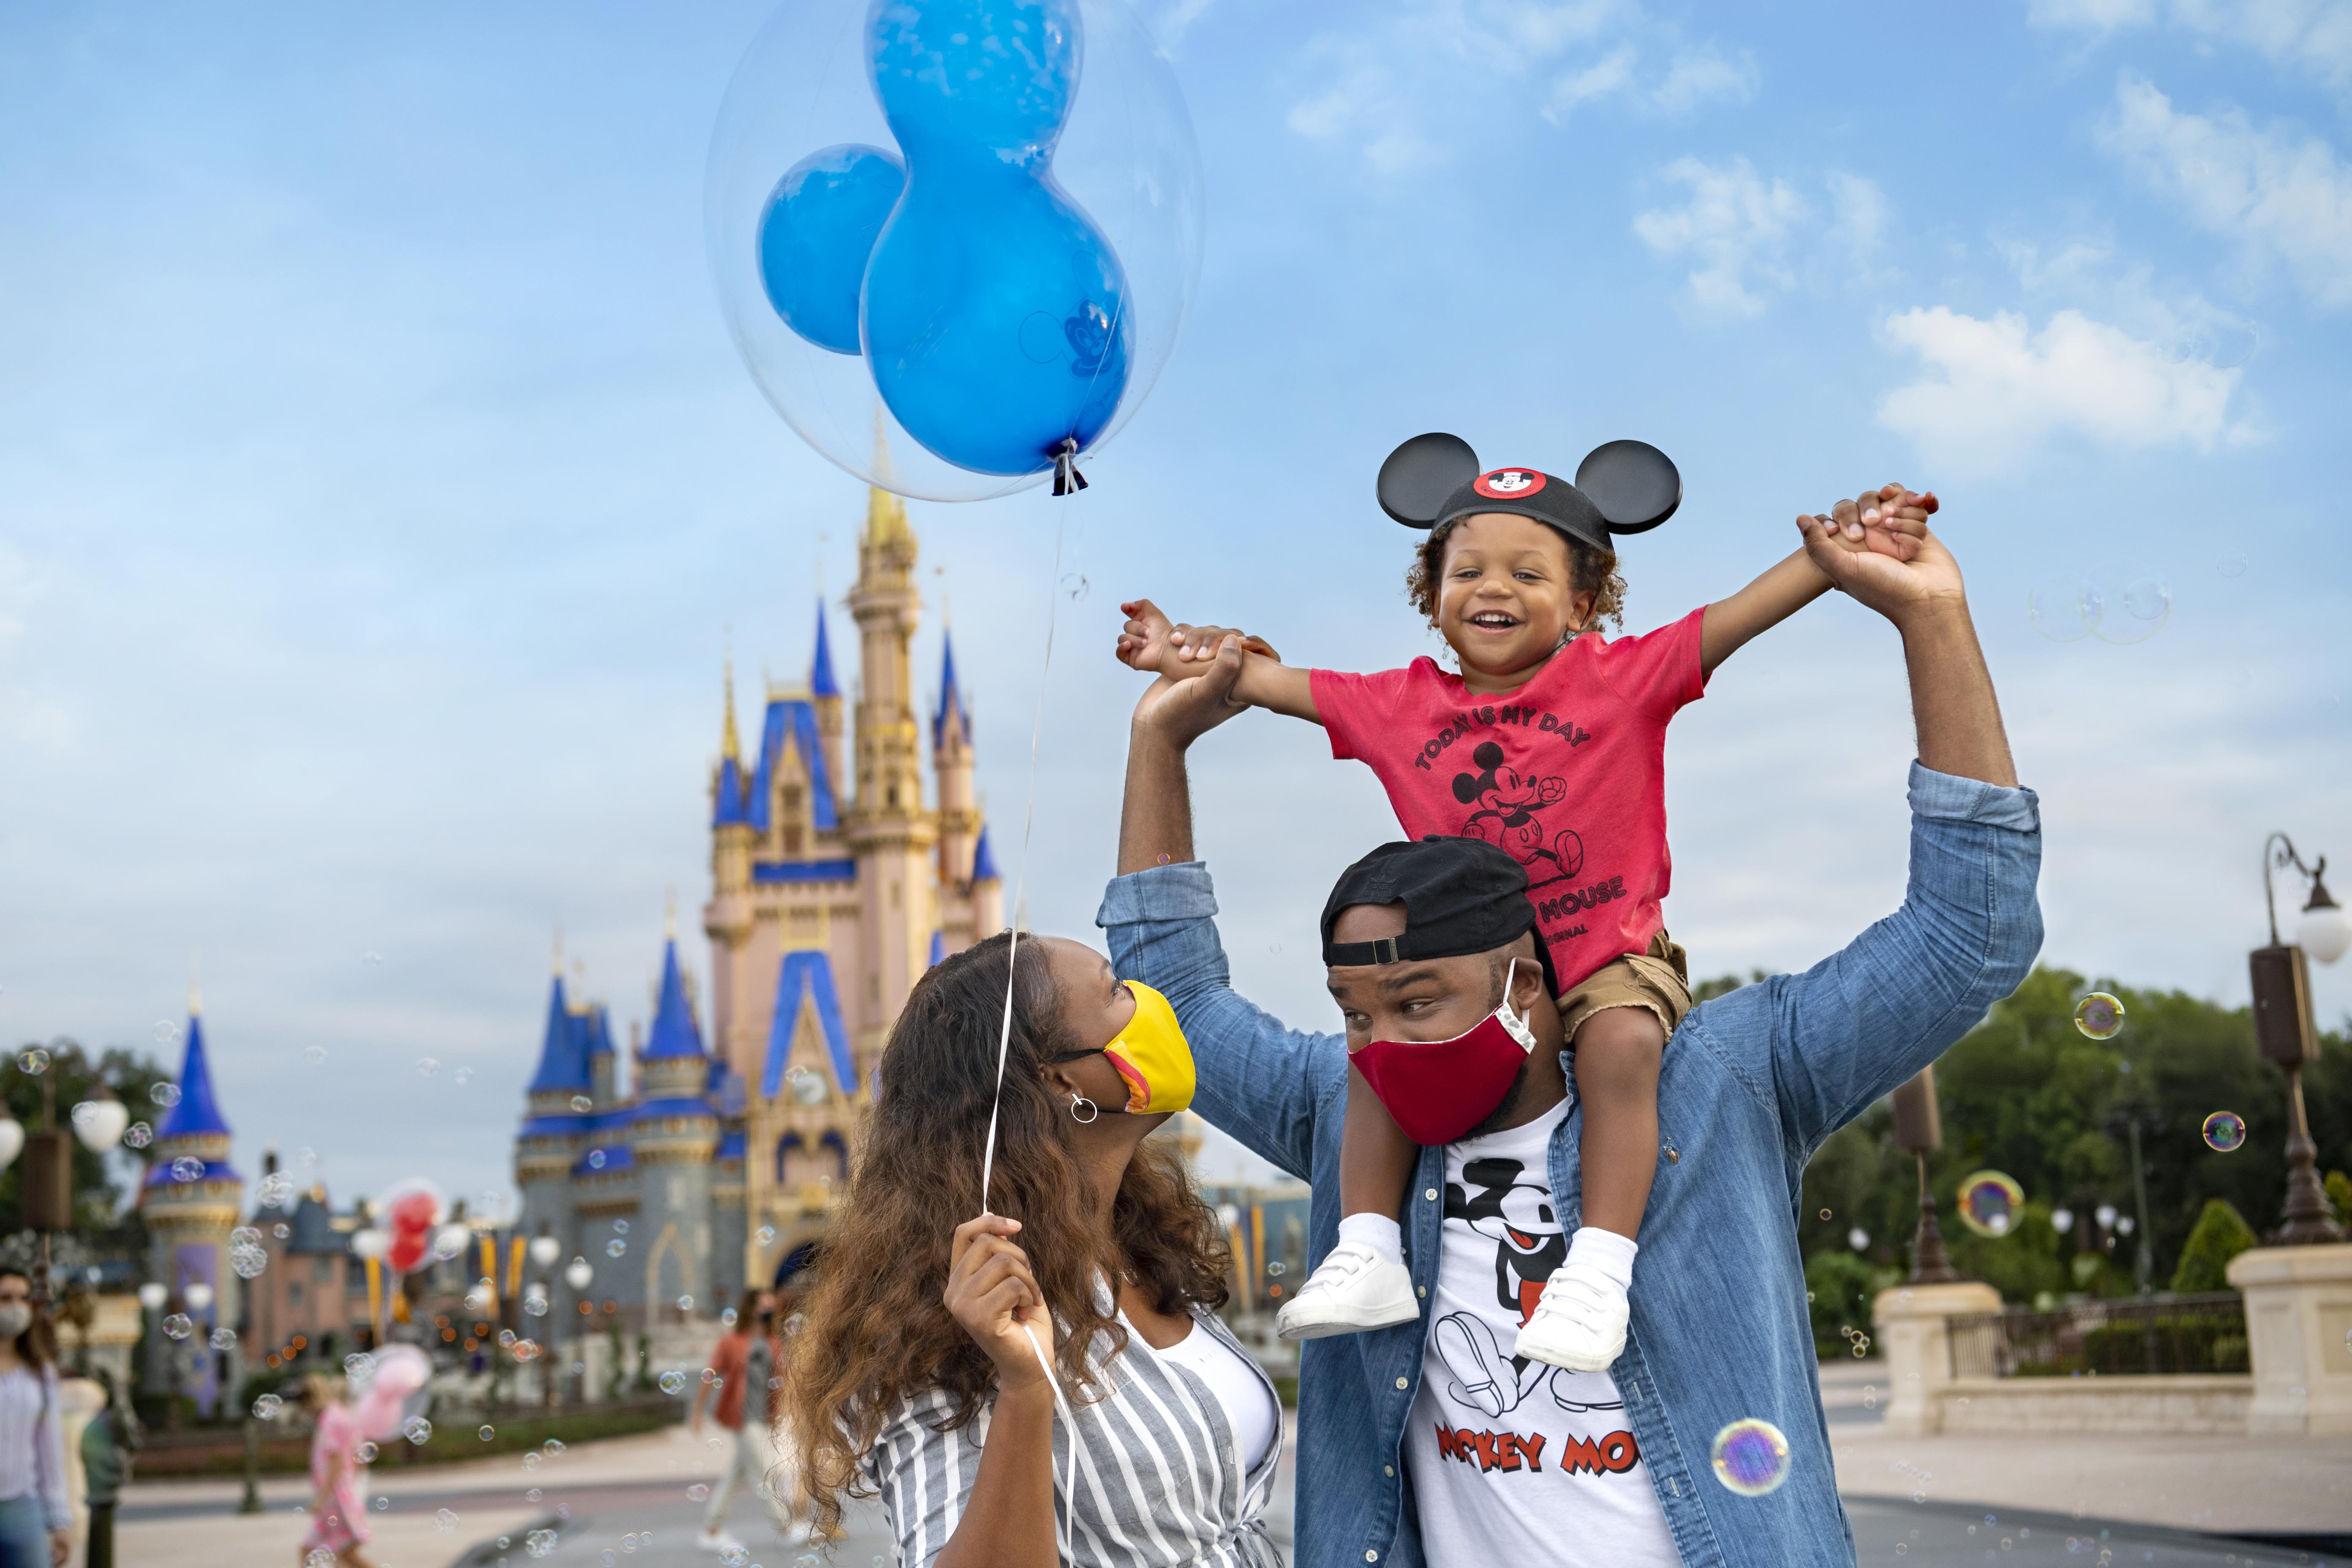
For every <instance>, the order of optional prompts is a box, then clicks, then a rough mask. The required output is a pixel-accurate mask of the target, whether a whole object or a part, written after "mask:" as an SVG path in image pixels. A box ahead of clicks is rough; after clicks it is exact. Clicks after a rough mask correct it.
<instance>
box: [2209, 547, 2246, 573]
mask: <svg viewBox="0 0 2352 1568" xmlns="http://www.w3.org/2000/svg"><path fill="white" fill-rule="evenodd" d="M2213 570H2214V571H2216V572H2219V573H2220V574H2221V575H2222V576H2224V577H2242V576H2244V575H2245V574H2246V552H2244V551H2242V550H2228V551H2224V552H2222V553H2221V560H2219V561H2217V562H2215V563H2213Z"/></svg>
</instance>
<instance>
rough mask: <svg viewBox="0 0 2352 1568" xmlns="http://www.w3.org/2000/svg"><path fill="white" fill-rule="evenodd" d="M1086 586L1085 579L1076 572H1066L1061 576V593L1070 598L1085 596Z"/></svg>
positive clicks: (1076, 598)
mask: <svg viewBox="0 0 2352 1568" xmlns="http://www.w3.org/2000/svg"><path fill="white" fill-rule="evenodd" d="M1087 586H1088V584H1087V580H1086V579H1085V578H1084V577H1082V576H1080V575H1078V574H1076V572H1072V573H1068V574H1065V575H1064V577H1063V578H1062V593H1063V595H1064V596H1065V597H1066V598H1069V599H1071V600H1078V599H1083V598H1085V597H1086V596H1087Z"/></svg>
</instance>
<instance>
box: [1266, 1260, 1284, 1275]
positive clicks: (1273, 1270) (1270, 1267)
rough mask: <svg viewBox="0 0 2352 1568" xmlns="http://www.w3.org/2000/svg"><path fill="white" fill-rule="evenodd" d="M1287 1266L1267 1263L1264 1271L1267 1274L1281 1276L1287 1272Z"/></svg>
mask: <svg viewBox="0 0 2352 1568" xmlns="http://www.w3.org/2000/svg"><path fill="white" fill-rule="evenodd" d="M1288 1267H1289V1266H1288V1265H1286V1264H1282V1263H1269V1264H1267V1265H1266V1266H1265V1271H1266V1272H1267V1273H1268V1274H1282V1273H1286V1272H1287V1271H1288Z"/></svg>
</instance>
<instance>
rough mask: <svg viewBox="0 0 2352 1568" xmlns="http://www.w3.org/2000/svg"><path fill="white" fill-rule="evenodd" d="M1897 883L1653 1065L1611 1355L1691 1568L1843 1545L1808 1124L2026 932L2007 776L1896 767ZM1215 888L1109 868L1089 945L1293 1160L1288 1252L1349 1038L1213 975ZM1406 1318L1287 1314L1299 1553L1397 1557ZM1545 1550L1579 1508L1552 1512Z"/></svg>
mask: <svg viewBox="0 0 2352 1568" xmlns="http://www.w3.org/2000/svg"><path fill="white" fill-rule="evenodd" d="M1910 804H1911V819H1912V820H1911V874H1910V884H1909V887H1908V889H1906V893H1905V896H1904V900H1903V907H1902V908H1901V909H1899V910H1896V911H1895V913H1893V914H1891V915H1889V916H1887V917H1886V918H1885V919H1884V920H1882V921H1878V922H1877V923H1876V924H1874V925H1873V926H1872V927H1871V928H1870V929H1869V930H1867V931H1864V932H1863V933H1862V934H1861V935H1860V936H1858V937H1856V938H1855V939H1854V940H1853V942H1851V943H1849V944H1848V945H1847V946H1846V947H1845V948H1844V949H1843V951H1842V952H1837V953H1834V954H1832V956H1831V957H1829V958H1827V959H1825V960H1823V961H1822V963H1818V964H1816V965H1814V966H1813V968H1811V970H1809V971H1807V972H1806V973H1803V974H1780V975H1775V976H1773V977H1772V978H1771V979H1769V980H1766V981H1762V982H1759V983H1758V984H1754V985H1748V986H1744V987H1742V988H1741V989H1739V990H1737V991H1734V992H1732V993H1730V994H1727V995H1725V996H1720V997H1717V998H1716V999H1715V1000H1713V1001H1711V1002H1704V1003H1701V1004H1700V1005H1697V1006H1696V1007H1694V1008H1692V1009H1691V1011H1690V1014H1689V1015H1688V1016H1686V1017H1685V1019H1684V1020H1683V1024H1682V1026H1681V1027H1680V1028H1679V1029H1677V1030H1675V1036H1674V1038H1673V1039H1672V1040H1671V1041H1669V1042H1668V1043H1667V1046H1666V1051H1665V1057H1664V1064H1663V1068H1662V1070H1661V1073H1660V1076H1659V1080H1658V1142H1659V1157H1658V1168H1657V1176H1656V1180H1655V1183H1654V1185H1653V1186H1652V1187H1651V1189H1650V1204H1649V1207H1648V1209H1647V1211H1646V1212H1645V1213H1644V1214H1643V1218H1642V1228H1641V1233H1640V1235H1639V1237H1637V1238H1636V1239H1637V1240H1638V1241H1639V1242H1640V1244H1641V1248H1642V1256H1641V1263H1640V1266H1639V1268H1638V1269H1637V1271H1636V1275H1635V1279H1634V1282H1633V1293H1632V1304H1633V1321H1632V1323H1631V1325H1630V1327H1629V1328H1628V1329H1627V1331H1626V1338H1625V1351H1624V1353H1623V1354H1622V1355H1621V1356H1620V1357H1619V1358H1618V1360H1617V1363H1616V1365H1615V1367H1614V1368H1613V1369H1612V1370H1613V1373H1614V1375H1615V1377H1616V1381H1617V1386H1618V1388H1619V1390H1620V1391H1621V1393H1622V1395H1623V1397H1624V1400H1625V1411H1626V1415H1627V1417H1628V1418H1629V1421H1630V1424H1631V1425H1632V1426H1633V1433H1634V1436H1635V1437H1636V1438H1637V1439H1638V1440H1639V1441H1640V1443H1641V1446H1642V1458H1643V1460H1644V1461H1645V1462H1646V1463H1647V1466H1648V1468H1649V1472H1650V1478H1651V1480H1652V1481H1653V1483H1654V1485H1655V1487H1656V1489H1657V1493H1658V1501H1659V1503H1660V1505H1661V1506H1662V1507H1663V1508H1664V1510H1665V1516H1666V1522H1667V1525H1668V1526H1669V1528H1671V1530H1672V1531H1673V1532H1674V1538H1675V1546H1676V1547H1677V1548H1678V1549H1679V1551H1680V1552H1681V1553H1682V1559H1683V1562H1684V1563H1686V1564H1689V1565H1690V1568H1716V1565H1717V1564H1748V1563H1753V1564H1759V1565H1762V1564H1772V1565H1775V1568H1778V1565H1780V1564H1786V1563H1852V1562H1853V1556H1854V1548H1853V1531H1852V1530H1851V1529H1850V1528H1849V1527H1848V1525H1847V1522H1846V1518H1845V1510H1844V1509H1843V1506H1842V1505H1841V1504H1840V1503H1839V1501H1838V1494H1837V1479H1836V1476H1835V1474H1834V1472H1833V1471H1832V1468H1831V1462H1830V1444H1829V1429H1828V1425H1827V1422H1826V1420H1825V1419H1824V1417H1823V1415H1822V1402H1821V1387H1820V1381H1819V1377H1818V1375H1817V1368H1816V1366H1815V1363H1814V1353H1813V1337H1812V1328H1811V1320H1810V1318H1809V1316H1808V1314H1807V1312H1806V1307H1805V1280H1804V1269H1803V1259H1802V1258H1801V1257H1800V1256H1799V1254H1798V1250H1797V1212H1798V1205H1799V1204H1800V1202H1801V1198H1802V1185H1801V1184H1802V1180H1803V1174H1804V1169H1805V1163H1806V1161H1807V1160H1809V1159H1811V1156H1812V1153H1813V1151H1814V1150H1815V1149H1817V1148H1819V1147H1820V1146H1821V1143H1822V1140H1823V1139H1825V1138H1827V1137H1828V1136H1829V1135H1830V1134H1831V1133H1832V1132H1833V1131H1836V1130H1837V1129H1838V1128H1840V1127H1843V1126H1844V1125H1845V1124H1846V1123H1847V1122H1848V1121H1853V1119H1854V1118H1855V1117H1857V1116H1859V1115H1861V1114H1862V1112H1863V1111H1864V1110H1867V1109H1868V1108H1869V1107H1870V1105H1871V1104H1872V1102H1874V1100H1877V1099H1878V1098H1879V1097H1880V1096H1882V1095H1884V1094H1885V1093H1887V1092H1888V1091H1890V1090H1891V1089H1894V1088H1895V1086H1896V1085H1898V1084H1900V1083H1902V1082H1903V1080H1904V1079H1907V1078H1909V1077H1911V1076H1912V1074H1914V1073H1916V1072H1917V1071H1918V1070H1919V1069H1920V1068H1923V1067H1925V1066H1927V1064H1928V1063H1930V1062H1932V1061H1934V1060H1935V1059H1936V1058H1937V1056H1938V1055H1940V1054H1941V1053H1942V1052H1943V1050H1944V1048H1945V1047H1948V1046H1949V1045H1950V1044H1951V1043H1952V1042H1953V1041H1955V1040H1957V1039H1958V1038H1959V1037H1961V1036H1962V1035H1964V1034H1966V1033H1967V1032H1968V1031H1969V1029H1970V1028H1972V1027H1973V1026H1975V1025H1976V1024H1977V1022H1978V1021H1979V1019H1980V1018H1982V1017H1983V1016H1984V1014H1985V1012H1986V1010H1987V1009H1988V1008H1990V1006H1991V1005H1993V1004H1994V1003H1995V1002H1998V1001H2000V999H2001V998H2002V997H2004V996H2007V995H2008V994H2010V992H2011V991H2012V990H2013V989H2015V987H2016V986H2017V984H2018V983H2019V981H2021V979H2023V978H2024V976H2025V973H2026V972H2027V970H2028V969H2029V967H2030V966H2031V965H2032V962H2033V957H2034V954H2035V953H2036V952H2038V951H2039V950H2040V948H2041V945H2042V912H2041V908H2040V905H2039V904H2038V903H2037V902H2036V901H2035V898H2034V880H2035V877H2036V875H2037V873H2038V871H2039V868H2040V865H2041V858H2042V838H2041V817H2040V814H2039V809H2038V806H2037V804H2036V801H2035V798H2034V795H2033V794H2032V791H2030V790H2021V789H2002V788H2000V787H1998V786H1996V785H1992V784H1981V783H1979V782H1977V781H1975V780H1971V779H1964V778H1955V777H1952V776H1950V775H1948V774H1945V773H1933V772H1930V771H1929V770H1928V769H1927V768H1925V767H1922V766H1920V765H1919V764H1918V763H1913V764H1912V767H1911V782H1910ZM1216 912H1217V904H1216V897H1215V894H1214V891H1213V889H1212V886H1211V884H1210V880H1209V873H1208V869H1207V868H1206V867H1205V866H1204V865H1202V864H1200V863H1199V862H1192V863H1189V864H1183V865H1170V866H1159V867H1153V868H1150V869H1148V870H1143V871H1139V872H1135V873H1133V874H1131V875H1129V876H1125V877H1120V878H1118V879H1115V880H1113V881H1112V882H1111V884H1110V886H1109V888H1108V889H1107V891H1106V892H1105V895H1104V898H1103V904H1102V910H1101V912H1100V913H1099V914H1098V915H1097V917H1096V919H1097V923H1098V924H1099V925H1101V926H1102V927H1103V928H1104V930H1105V931H1108V933H1109V939H1110V953H1111V962H1112V964H1113V965H1114V966H1115V967H1116V969H1117V970H1118V973H1119V974H1120V975H1121V976H1122V977H1124V978H1128V979H1133V980H1140V981H1142V982H1144V983H1145V984H1149V985H1152V986H1156V987H1157V988H1158V989H1159V990H1160V991H1161V992H1163V993H1165V994H1167V996H1168V999H1169V1001H1170V1002H1171V1003H1172V1004H1174V1005H1175V1008H1176V1016H1177V1017H1178V1019H1179V1020H1180V1021H1181V1023H1182V1024H1183V1026H1184V1032H1185V1035H1186V1036H1187V1037H1188V1038H1190V1040H1191V1041H1192V1052H1193V1055H1194V1058H1196V1060H1197V1063H1198V1067H1199V1087H1198V1089H1197V1090H1196V1091H1195V1095H1194V1099H1193V1102H1192V1103H1193V1109H1194V1110H1198V1111H1199V1112H1200V1113H1201V1114H1202V1116H1203V1117H1205V1118H1206V1119H1207V1120H1208V1121H1211V1122H1212V1123H1213V1124H1214V1125H1216V1126H1218V1127H1220V1128H1222V1129H1223V1130H1224V1131H1226V1132H1228V1133H1230V1134H1232V1135H1233V1136H1234V1138H1235V1139H1237V1140H1239V1141H1240V1142H1242V1143H1243V1144H1244V1145H1246V1146H1247V1147H1248V1148H1250V1149H1251V1150H1253V1151H1254V1152H1256V1153H1257V1154H1258V1155H1260V1156H1261V1157H1263V1158H1264V1159H1265V1160H1267V1161H1269V1162H1271V1163H1273V1164H1275V1165H1276V1166H1277V1167H1279V1168H1280V1169H1282V1170H1284V1171H1286V1172H1289V1173H1291V1174H1292V1175H1294V1176H1298V1177H1302V1178H1304V1179H1306V1180H1307V1181H1308V1182H1309V1183H1311V1184H1313V1187H1314V1194H1315V1195H1314V1200H1313V1205H1312V1211H1311V1214H1310V1216H1309V1227H1308V1251H1309V1253H1310V1255H1311V1256H1312V1257H1313V1258H1315V1259H1316V1260H1317V1261H1320V1260H1321V1258H1322V1257H1323V1255H1324V1254H1325V1253H1327V1252H1328V1251H1329V1250H1330V1249H1331V1247H1332V1245H1333V1243H1334V1242H1335V1241H1337V1239H1338V1237H1339V1128H1340V1122H1341V1120H1342V1113H1343V1110H1344V1108H1345V1105H1346V1102H1347V1086H1348V1053H1347V1047H1346V1044H1345V1041H1344V1039H1343V1037H1341V1036H1339V1035H1323V1034H1309V1033H1307V1032H1305V1031H1301V1030H1295V1029H1289V1028H1286V1027H1284V1026H1283V1025H1282V1024H1281V1023H1280V1022H1279V1021H1278V1020H1276V1018H1274V1017H1272V1016H1269V1015H1267V1014H1266V1013H1265V1012H1264V1011H1263V1010H1262V1009H1260V1008H1258V1007H1256V1006H1255V1005H1252V1004H1251V1003H1249V1002H1248V1001H1246V1000H1244V998H1243V997H1241V996H1240V995H1237V994H1235V993H1234V989H1233V983H1232V979H1231V976H1230V974H1229V973H1228V972H1227V968H1226V963H1225V954H1224V949H1223V946H1222V944H1221V943H1220V942H1219V941H1218V939H1217V929H1216V925H1215V916H1216ZM1563 1060H1564V1062H1566V1064H1567V1065H1568V1066H1569V1068H1570V1079H1569V1096H1570V1101H1571V1107H1570V1114H1569V1115H1568V1116H1567V1117H1566V1118H1565V1119H1563V1120H1562V1121H1561V1123H1560V1126H1559V1131H1558V1132H1557V1133H1556V1134H1554V1136H1553V1139H1552V1143H1551V1152H1550V1173H1551V1185H1552V1194H1553V1198H1554V1203H1555V1206H1556V1208H1557V1210H1558V1212H1559V1218H1560V1223H1561V1226H1562V1227H1563V1228H1564V1229H1566V1230H1567V1231H1569V1232H1570V1233H1571V1234H1572V1233H1573V1232H1574V1230H1575V1229H1576V1227H1577V1226H1578V1225H1579V1223H1580V1217H1581V1195H1582V1194H1581V1187H1580V1178H1579V1164H1578V1152H1577V1151H1578V1145H1579V1140H1580V1136H1581V1133H1582V1130H1583V1120H1582V1118H1581V1116H1580V1115H1579V1114H1577V1112H1576V1110H1575V1108H1574V1105H1573V1103H1572V1102H1573V1101H1574V1100H1575V1097H1576V1084H1575V1077H1574V1068H1573V1062H1572V1060H1570V1059H1569V1058H1566V1056H1565V1053H1563ZM1444 1184H1445V1181H1444V1150H1442V1149H1424V1150H1423V1151H1422V1155H1421V1163H1420V1165H1419V1167H1418V1169H1417V1170H1416V1172H1415V1174H1414V1178H1413V1184H1412V1188H1411V1189H1410V1191H1409V1194H1408V1202H1407V1206H1406V1211H1405V1214H1404V1216H1403V1219H1404V1235H1405V1247H1406V1252H1407V1261H1408V1263H1409V1264H1410V1265H1411V1268H1412V1278H1413V1281H1414V1284H1415V1286H1416V1288H1417V1289H1418V1292H1419V1294H1420V1295H1421V1296H1423V1298H1424V1299H1425V1298H1426V1297H1427V1296H1428V1294H1429V1290H1430V1288H1431V1286H1432V1285H1433V1284H1434V1283H1435V1278H1436V1272H1437V1248H1438V1237H1439V1227H1440V1222H1441V1219H1442V1217H1443V1210H1444V1204H1443V1202H1442V1201H1441V1195H1442V1193H1443V1190H1444ZM1424 1343H1425V1325H1423V1323H1421V1322H1419V1321H1415V1322H1411V1323H1401V1324H1398V1325H1396V1326H1395V1327H1392V1328H1388V1329H1381V1330H1378V1331H1372V1332H1369V1333H1359V1334H1341V1335H1336V1336H1333V1337H1331V1338H1328V1339H1320V1340H1312V1341H1309V1342H1307V1344H1306V1345H1305V1346H1303V1347H1302V1353H1301V1357H1300V1367H1299V1380H1298V1386H1299V1427H1298V1434H1299V1435H1298V1468H1297V1475H1298V1491H1297V1516H1296V1518H1297V1524H1296V1531H1297V1535H1296V1539H1297V1548H1296V1551H1297V1561H1298V1563H1300V1564H1301V1565H1302V1568H1360V1565H1363V1564H1387V1565H1389V1568H1421V1563H1422V1562H1423V1557H1422V1552H1421V1539H1420V1532H1419V1528H1418V1523H1417V1521H1416V1517H1415V1513H1414V1510H1413V1504H1412V1492H1411V1489H1410V1488H1408V1487H1406V1486H1405V1485H1404V1480H1405V1477H1404V1476H1403V1474H1402V1471H1403V1469H1404V1464H1405V1461H1404V1459H1403V1458H1402V1438H1403V1435H1404V1424H1405V1421H1406V1418H1407V1415H1408V1413H1409V1412H1410V1411H1411V1410H1412V1403H1413V1398H1414V1396H1415V1394H1417V1393H1418V1392H1419V1390H1420V1386H1421V1376H1422V1356H1423V1346H1424ZM1744 1416H1760V1417H1762V1418H1763V1419H1765V1420H1767V1421H1769V1422H1771V1423H1772V1424H1773V1425H1774V1426H1778V1427H1779V1428H1780V1430H1781V1431H1782V1432H1783V1433H1785V1434H1787V1436H1788V1440H1789V1458H1790V1468H1789V1478H1788V1479H1787V1481H1786V1482H1785V1483H1784V1484H1782V1485H1781V1486H1780V1488H1779V1489H1777V1490H1775V1491H1772V1492H1769V1493H1767V1494H1766V1495H1764V1496H1762V1497H1755V1498H1750V1497H1742V1496H1739V1495H1738V1494H1737V1493H1734V1492H1732V1491H1730V1490H1728V1489H1726V1488H1725V1487H1723V1486H1722V1485H1721V1484H1720V1483H1719V1482H1717V1480H1716V1479H1715V1477H1714V1474H1713V1471H1712V1469H1711V1468H1710V1459H1709V1450H1710V1447H1711V1446H1712V1444H1713V1441H1714V1438H1715V1435H1716V1434H1717V1432H1718V1431H1720V1430H1721V1429H1722V1428H1723V1427H1724V1426H1727V1425H1728V1424H1729V1423H1731V1422H1733V1421H1737V1420H1739V1419H1740V1418H1742V1417H1744ZM1559 1528H1560V1531H1561V1536H1562V1542H1563V1560H1566V1559H1567V1556H1568V1555H1570V1550H1569V1547H1568V1544H1567V1543H1568V1542H1570V1540H1571V1539H1572V1533H1573V1531H1574V1530H1575V1528H1576V1521H1575V1519H1574V1518H1573V1517H1572V1516H1569V1517H1563V1518H1562V1519H1561V1520H1560V1521H1559Z"/></svg>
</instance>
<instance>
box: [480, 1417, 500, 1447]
mask: <svg viewBox="0 0 2352 1568" xmlns="http://www.w3.org/2000/svg"><path fill="white" fill-rule="evenodd" d="M498 1435H499V1429H498V1428H497V1427H495V1426H491V1425H490V1424H489V1423H488V1422H487V1421H485V1422H483V1423H482V1426H481V1429H480V1430H479V1431H478V1432H476V1433H475V1434H474V1436H477V1437H479V1438H480V1439H481V1440H482V1441H483V1442H485V1443H487V1442H488V1441H489V1440H490V1439H491V1438H493V1437H495V1436H498Z"/></svg>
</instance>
